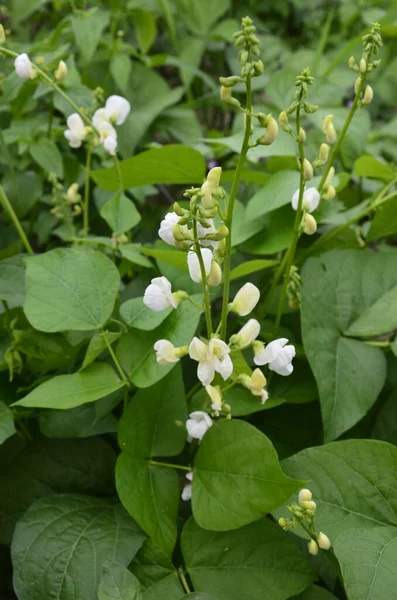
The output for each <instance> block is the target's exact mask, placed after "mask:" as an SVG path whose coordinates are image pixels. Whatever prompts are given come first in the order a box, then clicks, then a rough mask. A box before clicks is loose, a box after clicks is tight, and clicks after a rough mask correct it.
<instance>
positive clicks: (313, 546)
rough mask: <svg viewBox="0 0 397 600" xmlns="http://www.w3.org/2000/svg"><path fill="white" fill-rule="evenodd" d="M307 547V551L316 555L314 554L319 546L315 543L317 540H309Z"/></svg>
mask: <svg viewBox="0 0 397 600" xmlns="http://www.w3.org/2000/svg"><path fill="white" fill-rule="evenodd" d="M307 547H308V550H309V553H310V554H312V555H313V556H316V554H318V553H319V547H318V545H317V542H315V541H314V540H310V542H309V543H308V545H307Z"/></svg>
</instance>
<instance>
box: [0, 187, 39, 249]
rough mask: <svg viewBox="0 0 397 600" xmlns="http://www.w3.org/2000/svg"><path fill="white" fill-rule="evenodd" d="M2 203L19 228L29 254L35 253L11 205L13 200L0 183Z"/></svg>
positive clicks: (16, 227)
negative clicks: (10, 199)
mask: <svg viewBox="0 0 397 600" xmlns="http://www.w3.org/2000/svg"><path fill="white" fill-rule="evenodd" d="M0 203H1V204H2V205H3V208H4V210H5V211H6V212H7V213H8V215H9V217H10V219H11V221H12V222H13V223H14V226H15V229H16V230H17V232H18V234H19V237H20V238H21V241H22V243H23V245H24V246H25V248H26V251H27V252H28V253H29V254H34V252H33V248H32V246H31V245H30V242H29V240H28V238H27V237H26V234H25V232H24V230H23V228H22V225H21V223H20V221H19V219H18V217H17V215H16V214H15V211H14V209H13V207H12V205H11V202H10V201H9V199H8V198H7V196H6V194H5V192H4V190H3V187H2V186H1V185H0Z"/></svg>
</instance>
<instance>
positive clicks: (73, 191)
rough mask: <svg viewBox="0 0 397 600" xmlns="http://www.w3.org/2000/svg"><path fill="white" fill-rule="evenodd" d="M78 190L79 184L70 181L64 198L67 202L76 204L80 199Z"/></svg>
mask: <svg viewBox="0 0 397 600" xmlns="http://www.w3.org/2000/svg"><path fill="white" fill-rule="evenodd" d="M78 192H79V184H78V183H72V185H71V186H70V187H69V188H68V189H67V192H66V200H67V201H68V204H76V202H78V201H79V200H80V194H79V193H78Z"/></svg>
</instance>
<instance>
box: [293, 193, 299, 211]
mask: <svg viewBox="0 0 397 600" xmlns="http://www.w3.org/2000/svg"><path fill="white" fill-rule="evenodd" d="M298 202H299V189H297V190H296V192H295V193H294V195H293V196H292V199H291V204H292V208H293V209H294V210H298Z"/></svg>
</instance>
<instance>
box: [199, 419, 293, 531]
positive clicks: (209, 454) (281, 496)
mask: <svg viewBox="0 0 397 600" xmlns="http://www.w3.org/2000/svg"><path fill="white" fill-rule="evenodd" d="M302 485H303V482H302V481H297V480H294V479H290V478H289V477H287V476H286V475H284V473H283V472H282V470H281V467H280V465H279V462H278V458H277V454H276V451H275V450H274V448H273V445H272V443H271V442H270V440H269V439H268V438H267V437H266V436H265V435H263V433H261V432H260V431H258V429H256V428H255V427H254V426H253V425H250V424H249V423H246V422H244V421H237V420H236V421H220V422H218V423H215V424H214V425H213V426H212V427H211V428H210V429H209V430H208V432H207V433H206V435H205V437H204V439H203V441H202V442H201V444H200V447H199V449H198V452H197V455H196V458H195V461H194V477H193V495H192V508H193V516H194V518H195V519H196V521H197V523H198V524H199V525H200V526H201V527H204V528H205V529H211V530H213V531H227V530H229V529H237V528H238V527H242V526H243V525H246V524H247V523H251V522H252V521H256V520H258V519H260V518H261V517H263V515H265V514H266V513H268V512H269V511H271V510H273V509H274V508H276V507H277V506H280V504H282V503H283V502H285V501H286V500H287V498H289V497H290V496H291V493H293V492H294V491H295V490H297V489H298V488H299V486H301V487H302Z"/></svg>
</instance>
